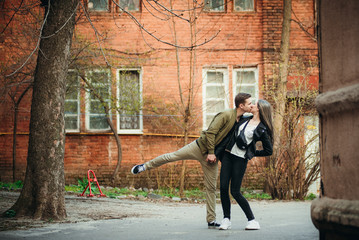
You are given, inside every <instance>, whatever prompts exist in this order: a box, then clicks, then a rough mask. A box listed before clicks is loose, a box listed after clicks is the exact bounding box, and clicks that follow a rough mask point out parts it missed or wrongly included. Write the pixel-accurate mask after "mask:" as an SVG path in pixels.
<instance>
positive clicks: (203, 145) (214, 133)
mask: <svg viewBox="0 0 359 240" xmlns="http://www.w3.org/2000/svg"><path fill="white" fill-rule="evenodd" d="M236 119H237V110H236V109H230V110H226V111H223V112H220V113H218V114H217V115H216V116H214V118H213V120H212V122H211V123H210V124H209V127H208V129H207V130H204V131H202V133H201V135H200V137H199V138H198V139H197V143H198V146H199V148H200V149H201V152H202V154H214V147H215V146H216V145H218V144H219V143H220V142H221V141H222V140H223V138H224V137H225V136H226V135H227V134H228V133H229V131H230V130H231V129H232V127H233V125H234V124H235V122H236Z"/></svg>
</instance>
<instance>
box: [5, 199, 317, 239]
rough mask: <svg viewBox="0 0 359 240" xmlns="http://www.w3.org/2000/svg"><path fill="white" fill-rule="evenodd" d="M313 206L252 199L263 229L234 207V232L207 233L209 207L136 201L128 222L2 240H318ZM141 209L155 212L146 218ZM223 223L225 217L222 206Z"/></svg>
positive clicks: (57, 227) (20, 233) (13, 234)
mask: <svg viewBox="0 0 359 240" xmlns="http://www.w3.org/2000/svg"><path fill="white" fill-rule="evenodd" d="M310 204H311V203H310V202H282V201H250V205H251V207H252V209H253V212H254V214H255V216H256V219H257V220H258V221H259V223H260V224H261V230H259V231H245V230H244V227H245V225H246V219H245V215H244V214H243V212H242V211H241V209H240V208H239V206H238V205H235V204H232V229H231V230H217V229H215V230H214V229H208V228H207V223H206V221H205V204H186V203H163V202H162V203H152V202H143V201H131V203H130V205H129V206H131V208H134V209H139V210H138V214H139V215H138V216H128V217H127V218H124V219H112V220H100V221H90V222H79V223H70V224H67V223H63V224H53V225H50V226H47V227H43V228H33V229H28V230H17V231H3V232H0V239H9V240H11V239H34V240H35V239H36V240H39V239H51V240H62V239H64V240H69V239H86V240H92V239H93V240H95V239H96V240H106V239H129V240H130V239H146V240H147V239H156V240H158V239H171V240H172V239H173V240H176V239H180V240H192V239H193V240H201V239H203V240H208V239H236V240H241V239H250V240H259V239H260V240H263V239H265V240H282V239H283V240H315V239H319V233H318V230H317V229H316V228H315V227H314V225H313V224H312V221H311V218H310ZM141 209H146V210H149V209H150V210H151V214H141ZM217 215H218V220H221V218H222V216H223V215H222V209H221V205H220V204H217Z"/></svg>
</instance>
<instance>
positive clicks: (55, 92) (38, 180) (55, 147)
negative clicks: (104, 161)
mask: <svg viewBox="0 0 359 240" xmlns="http://www.w3.org/2000/svg"><path fill="white" fill-rule="evenodd" d="M42 4H43V5H45V13H44V14H45V18H44V26H43V30H42V33H41V37H42V38H41V41H40V51H39V52H38V58H37V65H36V70H35V76H34V86H33V98H32V104H31V119H30V135H29V147H28V157H27V168H26V176H25V182H24V187H23V189H22V192H21V194H20V197H19V199H18V200H17V202H16V203H15V205H14V206H13V207H12V210H15V212H16V216H19V217H20V216H28V217H31V218H34V219H43V220H48V219H53V220H60V219H63V218H65V217H66V209H65V177H64V150H65V124H64V123H65V121H64V101H65V90H66V76H67V70H68V62H69V58H70V48H71V41H72V34H73V30H74V24H75V15H76V14H75V12H76V8H77V4H78V0H62V1H45V0H43V1H42Z"/></svg>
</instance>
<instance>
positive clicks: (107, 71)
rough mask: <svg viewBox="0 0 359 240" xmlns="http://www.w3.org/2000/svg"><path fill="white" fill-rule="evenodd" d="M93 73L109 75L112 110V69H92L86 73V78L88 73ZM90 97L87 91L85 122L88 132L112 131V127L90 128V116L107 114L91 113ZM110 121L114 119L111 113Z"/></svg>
mask: <svg viewBox="0 0 359 240" xmlns="http://www.w3.org/2000/svg"><path fill="white" fill-rule="evenodd" d="M91 72H106V73H107V75H108V78H109V89H108V91H109V96H110V101H109V107H110V108H111V95H112V92H111V91H112V90H111V89H112V80H111V71H110V69H92V70H88V71H86V78H87V75H88V73H91ZM87 80H88V81H91V79H89V78H87ZM91 84H92V83H91ZM90 96H91V94H90V92H89V91H86V121H85V126H86V130H88V131H91V132H104V131H108V130H110V126H108V128H101V129H93V128H90V116H102V115H105V113H103V114H96V113H90V112H89V109H90V101H91V99H90ZM97 101H99V100H97ZM110 119H112V114H111V111H110Z"/></svg>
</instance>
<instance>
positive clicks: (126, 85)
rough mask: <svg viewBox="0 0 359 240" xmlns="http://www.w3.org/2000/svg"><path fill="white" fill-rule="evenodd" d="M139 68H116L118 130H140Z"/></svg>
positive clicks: (140, 88)
mask: <svg viewBox="0 0 359 240" xmlns="http://www.w3.org/2000/svg"><path fill="white" fill-rule="evenodd" d="M140 73H141V72H140V70H139V69H119V70H118V74H117V76H118V85H117V90H118V109H119V116H118V129H119V132H123V133H124V132H126V133H128V132H133V133H140V132H141V131H142V112H141V102H142V96H141V94H142V86H141V85H142V84H141V74H140Z"/></svg>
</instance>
